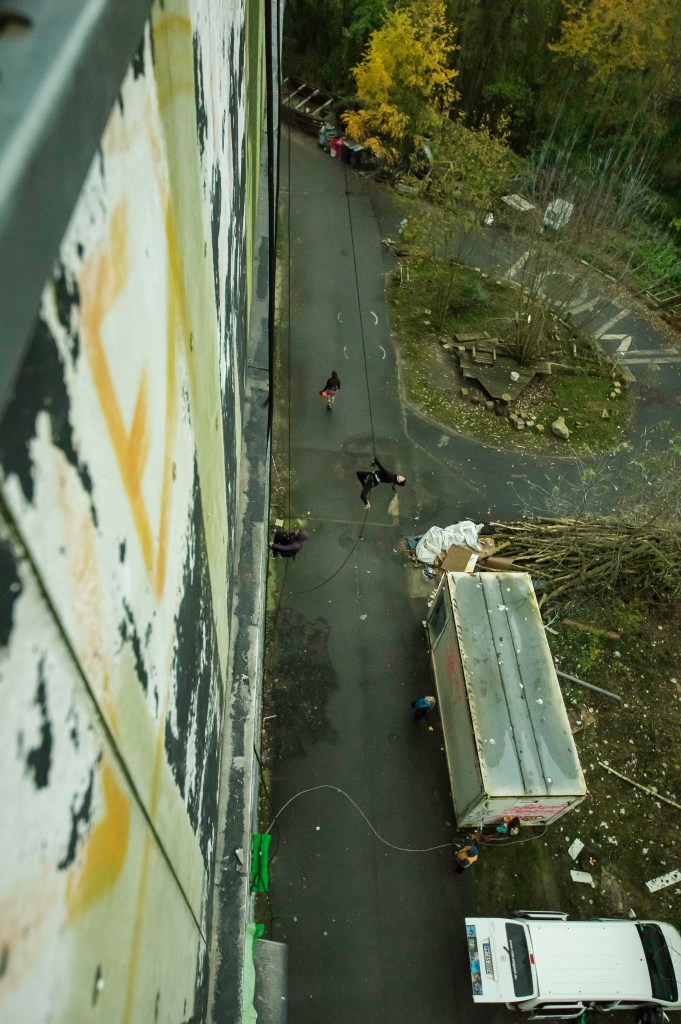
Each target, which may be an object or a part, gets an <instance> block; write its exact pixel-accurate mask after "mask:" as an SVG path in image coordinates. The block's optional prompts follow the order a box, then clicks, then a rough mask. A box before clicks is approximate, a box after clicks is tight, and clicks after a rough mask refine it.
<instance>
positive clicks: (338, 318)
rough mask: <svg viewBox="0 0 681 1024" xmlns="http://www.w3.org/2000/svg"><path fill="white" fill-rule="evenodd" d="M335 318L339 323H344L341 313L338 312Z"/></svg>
mask: <svg viewBox="0 0 681 1024" xmlns="http://www.w3.org/2000/svg"><path fill="white" fill-rule="evenodd" d="M336 319H337V320H338V323H339V324H342V323H344V322H345V321H344V320H343V317H342V316H341V314H340V313H339V314H338V316H337V318H336Z"/></svg>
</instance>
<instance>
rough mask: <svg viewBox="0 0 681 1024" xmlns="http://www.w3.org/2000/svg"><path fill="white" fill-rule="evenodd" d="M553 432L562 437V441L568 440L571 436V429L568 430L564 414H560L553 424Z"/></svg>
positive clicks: (554, 434) (555, 435)
mask: <svg viewBox="0 0 681 1024" xmlns="http://www.w3.org/2000/svg"><path fill="white" fill-rule="evenodd" d="M551 433H552V434H553V436H554V437H558V438H560V440H561V441H567V440H569V438H570V431H569V430H568V427H567V424H566V422H565V417H564V416H558V418H557V419H555V420H554V421H553V423H552V424H551Z"/></svg>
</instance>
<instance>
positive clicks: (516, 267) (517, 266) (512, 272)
mask: <svg viewBox="0 0 681 1024" xmlns="http://www.w3.org/2000/svg"><path fill="white" fill-rule="evenodd" d="M529 257H530V250H529V249H528V250H527V252H524V253H523V254H522V256H521V257H520V259H519V260H516V262H515V263H514V264H513V266H512V267H511V269H510V270H509V271H508V272H507V274H506V275H505V276H506V277H508V278H509V279H510V278H512V277H515V276H516V274H517V273H518V272H519V271H521V270H522V269H523V267H524V266H525V264H526V263H527V261H528V259H529Z"/></svg>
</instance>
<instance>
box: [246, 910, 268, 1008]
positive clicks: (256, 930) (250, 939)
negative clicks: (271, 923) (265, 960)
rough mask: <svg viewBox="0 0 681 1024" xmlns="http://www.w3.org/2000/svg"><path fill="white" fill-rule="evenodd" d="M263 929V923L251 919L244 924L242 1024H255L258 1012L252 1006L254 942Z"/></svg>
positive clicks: (253, 994)
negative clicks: (248, 922)
mask: <svg viewBox="0 0 681 1024" xmlns="http://www.w3.org/2000/svg"><path fill="white" fill-rule="evenodd" d="M264 931H265V925H264V924H256V923H255V921H251V922H250V924H247V925H246V941H245V944H244V971H243V984H242V986H241V1010H242V1012H241V1021H242V1024H257V1019H258V1014H257V1013H256V1011H255V1007H254V1006H253V999H254V996H255V963H254V957H255V944H256V942H257V941H258V939H259V938H260V936H261V935H262V933H263V932H264Z"/></svg>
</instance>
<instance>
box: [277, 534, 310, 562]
mask: <svg viewBox="0 0 681 1024" xmlns="http://www.w3.org/2000/svg"><path fill="white" fill-rule="evenodd" d="M309 539H310V534H309V533H308V531H307V530H297V531H296V532H295V533H289V532H288V531H287V530H276V531H275V534H274V539H273V540H272V543H271V545H270V547H271V548H272V554H273V555H274V557H275V558H276V556H277V555H281V557H282V558H295V557H296V555H297V554H298V552H299V551H302V550H303V544H304V543H305V541H306V540H309Z"/></svg>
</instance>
